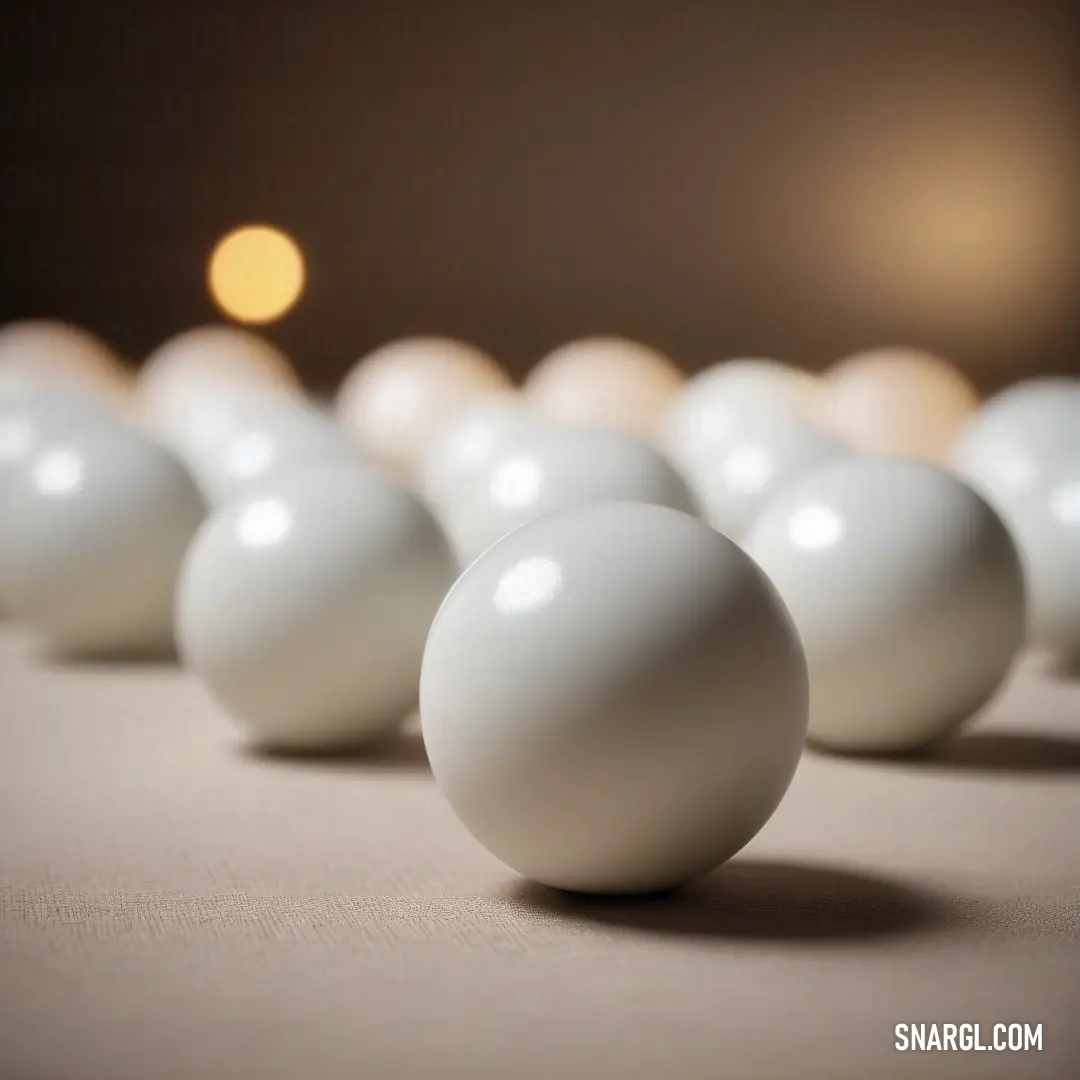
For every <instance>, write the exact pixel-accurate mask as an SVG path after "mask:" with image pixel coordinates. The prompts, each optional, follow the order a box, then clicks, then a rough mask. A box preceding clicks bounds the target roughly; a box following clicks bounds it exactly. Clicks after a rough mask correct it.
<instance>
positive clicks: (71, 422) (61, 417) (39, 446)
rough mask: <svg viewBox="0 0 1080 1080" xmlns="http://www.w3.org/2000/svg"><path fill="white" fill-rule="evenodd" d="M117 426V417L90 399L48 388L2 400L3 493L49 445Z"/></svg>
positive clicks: (0, 455) (0, 456)
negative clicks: (83, 432) (79, 433)
mask: <svg viewBox="0 0 1080 1080" xmlns="http://www.w3.org/2000/svg"><path fill="white" fill-rule="evenodd" d="M118 425H119V421H118V419H117V417H116V414H115V413H114V412H113V411H112V410H111V409H109V408H108V406H107V405H105V404H104V403H103V402H102V401H101V400H100V399H98V398H95V397H92V396H89V395H84V394H78V393H75V394H73V393H70V392H66V391H62V390H54V389H51V388H49V389H35V390H23V391H19V392H12V393H10V394H6V395H3V396H0V489H2V488H3V485H4V483H5V481H6V479H7V477H8V476H10V475H12V474H13V473H14V472H16V471H17V470H18V469H20V468H21V467H22V466H23V465H24V464H25V462H26V461H28V460H29V459H30V458H32V457H34V456H36V455H37V454H39V453H41V451H42V450H44V449H46V448H47V447H48V446H49V445H50V443H53V442H56V441H57V440H62V439H63V438H65V437H66V436H67V435H69V434H71V433H72V432H77V431H80V430H82V429H84V428H87V427H92V428H95V429H96V428H100V427H104V428H108V429H112V428H114V427H117V426H118Z"/></svg>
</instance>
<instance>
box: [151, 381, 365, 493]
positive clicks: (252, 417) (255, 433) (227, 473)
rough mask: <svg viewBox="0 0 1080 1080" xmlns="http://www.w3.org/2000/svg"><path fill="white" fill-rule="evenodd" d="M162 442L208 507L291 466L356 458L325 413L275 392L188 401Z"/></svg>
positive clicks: (332, 420) (333, 422) (302, 401)
mask: <svg viewBox="0 0 1080 1080" xmlns="http://www.w3.org/2000/svg"><path fill="white" fill-rule="evenodd" d="M162 438H163V441H164V442H165V443H166V444H167V445H169V446H171V447H172V448H173V449H174V450H175V451H176V453H177V454H179V455H180V457H181V459H182V460H183V461H184V462H185V464H187V466H188V468H189V469H190V470H191V473H192V475H193V476H194V477H195V480H196V481H197V483H198V484H199V487H200V488H201V489H202V492H203V494H204V496H205V497H206V499H207V501H208V502H209V503H210V504H211V505H213V506H220V505H223V504H224V503H227V502H229V501H231V500H232V499H235V498H238V497H239V496H241V495H243V494H244V493H245V492H247V491H249V490H251V489H252V488H253V487H254V486H255V485H262V484H264V483H265V482H267V481H272V480H274V479H275V478H277V477H280V476H282V475H283V474H284V473H286V472H288V471H291V470H294V469H298V468H306V467H308V466H311V465H322V464H333V463H343V464H348V463H354V462H357V461H359V459H360V454H359V451H358V450H357V448H356V446H355V445H354V443H353V442H352V440H351V439H349V438H348V436H346V434H345V433H344V432H343V431H342V430H341V428H340V426H339V425H338V424H337V423H336V421H335V420H334V418H333V416H332V414H331V413H329V412H328V411H326V410H324V409H321V408H319V407H317V406H315V405H314V404H311V403H310V402H307V401H304V400H302V399H299V398H296V399H283V398H281V397H278V396H275V395H270V396H267V395H260V394H247V393H240V394H230V393H225V394H222V395H219V396H215V397H210V398H205V399H200V400H198V401H194V402H191V403H190V404H189V406H188V407H187V408H185V409H184V410H183V411H180V412H177V413H176V414H175V415H174V417H173V422H172V423H171V424H170V425H169V426H168V429H167V430H166V431H165V432H164V433H163V435H162Z"/></svg>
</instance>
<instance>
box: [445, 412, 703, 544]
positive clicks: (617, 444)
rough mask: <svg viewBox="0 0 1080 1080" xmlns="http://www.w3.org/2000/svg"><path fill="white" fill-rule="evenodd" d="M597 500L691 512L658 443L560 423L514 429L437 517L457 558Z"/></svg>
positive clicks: (683, 487) (692, 506) (689, 500)
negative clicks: (508, 442) (504, 446)
mask: <svg viewBox="0 0 1080 1080" xmlns="http://www.w3.org/2000/svg"><path fill="white" fill-rule="evenodd" d="M600 502H645V503H653V504H655V505H658V506H667V507H671V508H672V509H673V510H682V511H685V512H686V513H691V514H697V513H698V506H697V503H696V502H695V501H694V497H693V495H692V494H691V493H690V489H689V488H688V486H687V484H686V481H685V480H684V479H683V478H682V476H680V475H679V473H678V472H677V471H676V469H675V467H674V466H673V465H671V464H670V462H668V461H667V460H666V459H665V458H664V456H663V455H662V454H661V453H660V452H659V451H658V450H655V449H654V448H653V447H651V446H649V445H648V444H646V443H643V442H640V441H639V440H637V439H634V438H631V437H630V436H628V435H620V434H618V433H616V432H613V431H602V430H589V429H586V428H573V427H565V428H544V429H538V430H536V431H532V432H529V433H526V434H522V435H521V436H520V437H519V438H518V439H516V440H515V441H514V444H513V446H512V447H511V448H510V450H509V451H508V452H507V453H505V454H503V455H502V456H500V457H498V458H497V459H496V460H495V461H493V462H492V463H491V464H490V465H488V467H487V468H486V469H484V470H483V471H482V472H481V473H480V474H479V475H478V477H477V479H476V482H475V484H473V485H471V487H470V489H469V491H468V492H466V494H465V496H464V497H463V498H461V499H459V500H457V501H456V502H454V504H453V505H452V506H450V507H448V508H447V509H445V510H444V511H443V513H442V516H441V520H442V523H443V526H444V527H445V529H446V531H447V535H448V536H449V537H450V541H451V543H452V544H453V547H454V551H455V552H456V553H457V556H458V559H459V560H460V562H461V563H462V565H465V564H467V563H469V562H471V561H472V560H473V559H475V558H476V557H477V556H478V555H479V554H480V553H481V552H482V551H484V550H485V548H488V547H490V546H491V545H492V544H493V543H495V541H496V540H499V539H500V538H502V537H503V536H505V535H506V534H507V533H508V532H511V531H512V530H513V529H516V528H517V527H518V526H520V525H524V524H526V523H527V522H529V521H535V520H536V519H537V518H541V517H544V516H545V515H547V514H551V513H554V512H555V511H556V510H567V509H570V508H571V507H575V506H588V505H590V504H592V503H600Z"/></svg>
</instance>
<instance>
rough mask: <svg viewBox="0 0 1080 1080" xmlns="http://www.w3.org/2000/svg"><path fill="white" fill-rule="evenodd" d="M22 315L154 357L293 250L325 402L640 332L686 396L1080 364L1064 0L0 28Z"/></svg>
mask: <svg viewBox="0 0 1080 1080" xmlns="http://www.w3.org/2000/svg"><path fill="white" fill-rule="evenodd" d="M2 12H3V14H2V16H0V17H2V20H3V22H2V33H0V43H2V56H0V91H2V102H0V155H2V156H0V161H2V169H3V171H2V186H0V197H2V206H0V250H2V252H3V257H2V259H0V318H2V319H4V320H6V319H10V318H15V317H20V316H26V315H48V316H62V317H65V318H68V319H72V320H74V321H77V322H81V323H84V324H86V325H88V326H90V327H91V328H93V329H95V330H97V331H99V332H100V333H102V334H104V335H106V336H107V337H109V338H111V339H112V340H113V341H114V342H115V343H117V344H118V345H119V346H120V347H121V348H122V349H124V350H125V351H126V352H128V353H129V354H130V355H132V356H134V357H139V356H141V355H143V354H144V353H145V352H146V351H147V350H148V349H149V348H151V347H152V346H153V345H154V344H156V343H157V342H158V341H160V340H161V339H162V338H164V337H165V336H167V335H169V334H171V333H173V332H175V331H178V330H180V329H182V328H184V327H186V326H188V325H190V324H192V323H196V322H200V321H204V320H207V319H210V318H212V317H214V311H213V308H212V306H211V304H210V301H209V300H208V298H207V296H206V293H205V288H204V266H205V261H206V257H207V255H208V253H209V250H210V249H211V247H212V245H213V243H214V241H215V240H216V239H217V238H218V237H219V236H220V235H221V234H222V233H223V232H225V231H226V230H228V229H229V228H231V227H233V226H234V225H237V224H240V223H242V222H246V221H253V220H267V221H271V222H274V223H276V224H279V225H281V226H282V227H284V228H286V229H287V230H289V231H290V232H292V233H293V234H294V235H295V236H296V237H297V238H298V240H299V241H300V243H301V245H302V246H303V248H304V250H305V252H306V254H307V257H308V260H309V266H310V274H311V277H310V283H309V288H308V292H307V294H306V295H305V297H304V299H303V300H302V301H301V303H300V304H299V306H298V307H297V308H296V309H295V310H294V312H293V313H291V314H290V315H289V316H288V317H287V318H286V319H285V320H283V321H282V322H281V323H279V324H277V325H276V326H274V327H272V328H270V329H269V331H268V333H269V334H270V336H272V337H273V338H275V339H276V340H277V341H279V342H280V343H281V344H283V345H284V346H285V347H286V348H287V349H289V350H290V352H292V354H293V355H294V357H295V358H296V359H297V361H298V363H299V364H300V365H301V367H302V369H303V370H304V372H305V374H306V375H307V376H308V378H309V380H310V381H311V382H312V383H314V384H316V385H320V386H329V385H331V384H333V382H334V381H335V380H336V379H337V378H338V377H339V375H340V374H341V372H342V371H343V370H344V369H345V367H347V366H348V364H349V363H351V362H352V361H353V360H354V359H355V358H356V357H357V356H358V355H360V354H361V353H362V352H364V351H365V350H367V349H369V348H370V347H372V346H374V345H376V344H378V343H380V342H381V341H383V340H385V339H387V338H390V337H393V336H396V335H399V334H405V333H411V332H420V331H425V332H426V331H437V332H445V333H450V334H455V335H459V336H462V337H465V338H468V339H471V340H474V341H476V342H477V343H479V344H481V345H483V346H485V347H487V348H489V349H491V350H492V351H493V352H495V353H496V354H497V355H499V356H500V357H502V358H503V359H504V360H505V361H506V362H508V363H509V364H510V365H511V366H512V367H514V368H515V369H516V370H518V371H521V370H524V369H525V368H526V367H527V366H528V365H529V363H531V362H532V361H533V360H534V359H535V358H536V357H537V356H538V355H539V354H541V353H542V352H543V351H544V350H546V349H548V348H550V347H551V346H553V345H555V344H557V343H559V342H560V341H562V340H564V339H566V338H569V337H572V336H576V335H579V334H584V333H588V332H621V333H625V334H628V335H631V336H635V337H639V338H641V339H643V340H646V341H649V342H651V343H653V344H655V345H657V346H659V347H661V348H664V349H666V350H668V351H669V352H671V353H672V354H673V355H674V356H676V357H677V358H679V359H680V360H681V361H683V362H684V363H685V364H686V365H687V366H688V367H696V366H699V365H700V364H702V363H705V362H708V361H710V360H714V359H719V358H722V357H723V356H726V355H731V354H739V353H742V354H746V353H754V354H766V355H778V356H782V357H785V358H789V359H793V360H797V361H800V362H803V363H807V364H809V365H811V366H821V365H823V364H825V363H827V362H829V361H830V360H832V359H833V358H835V357H836V356H838V355H840V354H842V353H844V352H846V351H849V350H853V349H855V348H859V347H862V346H866V345H870V344H876V343H881V342H892V341H906V342H911V343H913V344H918V345H922V346H925V347H929V348H933V349H937V350H939V351H942V352H943V353H945V354H947V355H950V356H952V357H954V358H956V359H958V360H959V361H960V362H962V363H963V364H964V365H965V366H966V367H967V368H968V369H969V370H970V371H972V372H973V373H974V374H975V375H976V376H977V377H978V378H979V379H980V380H981V381H982V382H983V383H984V385H986V386H992V385H996V384H998V383H1000V382H1001V381H1003V380H1005V379H1007V378H1009V377H1012V376H1014V375H1016V374H1018V373H1021V372H1024V371H1030V370H1035V369H1042V370H1077V369H1078V367H1080V304H1078V302H1077V301H1078V299H1080V243H1078V238H1080V139H1078V133H1080V123H1078V121H1080V78H1078V68H1077V51H1078V50H1077V44H1078V41H1080V32H1078V29H1080V18H1078V13H1077V9H1076V6H1075V5H1072V4H1069V3H1065V2H1059V0H1014V2H999V0H936V2H914V3H911V2H904V3H901V2H893V3H883V2H878V0H862V2H858V0H815V2H797V0H788V2H782V0H764V2H761V0H759V2H732V3H723V2H715V3H708V2H705V0H698V2H689V0H668V2H666V3H665V2H659V0H658V2H655V3H643V2H630V0H627V2H623V3H614V2H612V3H599V2H592V3H589V2H580V0H579V2H573V0H548V2H546V3H543V2H536V3H528V2H515V0H473V2H453V0H444V2H439V0H429V2H426V3H425V2H419V0H396V2H393V3H360V2H355V3H349V2H347V0H341V2H337V3H335V2H331V0H308V2H306V3H302V2H301V0H293V2H288V3H286V2H272V0H263V2H259V3H227V2H225V3H218V4H214V3H211V2H206V3H196V2H188V3H177V2H173V0H169V2H165V0H154V2H152V3H151V2H146V0H131V2H129V3H115V2H114V3H93V4H90V3H86V4H83V3H74V2H70V3H58V2H52V0H27V2H17V3H13V2H11V0H6V2H5V3H4V4H3V6H2Z"/></svg>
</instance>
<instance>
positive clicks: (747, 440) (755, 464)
mask: <svg viewBox="0 0 1080 1080" xmlns="http://www.w3.org/2000/svg"><path fill="white" fill-rule="evenodd" d="M850 453H851V450H850V449H849V448H848V447H847V446H845V445H844V443H842V442H841V441H840V440H839V439H836V438H834V437H833V436H831V435H829V434H828V433H827V432H825V431H822V430H821V429H820V428H816V427H814V426H813V425H811V424H808V423H806V422H805V421H803V420H801V419H799V418H798V417H797V416H788V415H785V414H784V413H782V412H772V411H764V412H760V413H750V414H746V415H744V416H742V417H741V418H740V419H739V420H738V421H737V422H736V423H735V424H733V426H732V428H731V430H730V433H729V437H728V438H727V439H726V440H724V441H718V442H717V444H716V446H715V448H714V449H713V450H712V451H711V452H702V453H700V454H698V455H697V456H696V457H695V458H694V460H693V461H692V463H688V464H687V465H686V466H685V467H684V475H685V476H686V478H687V480H688V481H689V483H690V488H691V490H692V491H693V493H694V495H695V497H696V498H697V501H698V504H699V505H700V506H701V512H702V516H703V517H704V518H705V520H706V521H707V522H708V523H709V524H710V525H712V527H713V528H714V529H719V530H720V531H721V532H722V533H724V535H725V536H729V537H731V539H732V540H739V539H741V538H742V536H743V535H744V534H745V533H746V531H747V529H749V528H750V526H751V525H752V524H753V523H754V521H755V519H756V518H757V517H758V515H759V514H760V513H761V512H762V511H763V510H764V509H765V507H766V506H767V505H768V504H769V502H770V501H771V500H772V499H774V498H775V497H776V496H777V495H778V494H779V493H780V492H781V491H783V490H784V488H786V487H787V486H789V485H790V484H792V483H794V482H795V481H797V480H799V479H800V478H801V477H803V476H805V475H807V474H808V473H811V472H813V471H814V470H815V469H818V468H821V467H822V466H823V465H825V464H827V463H828V462H831V461H835V460H836V459H837V458H840V457H844V456H847V455H849V454H850Z"/></svg>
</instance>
